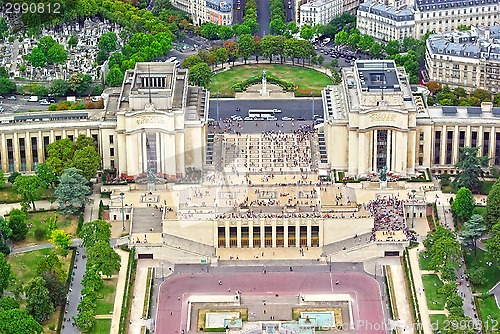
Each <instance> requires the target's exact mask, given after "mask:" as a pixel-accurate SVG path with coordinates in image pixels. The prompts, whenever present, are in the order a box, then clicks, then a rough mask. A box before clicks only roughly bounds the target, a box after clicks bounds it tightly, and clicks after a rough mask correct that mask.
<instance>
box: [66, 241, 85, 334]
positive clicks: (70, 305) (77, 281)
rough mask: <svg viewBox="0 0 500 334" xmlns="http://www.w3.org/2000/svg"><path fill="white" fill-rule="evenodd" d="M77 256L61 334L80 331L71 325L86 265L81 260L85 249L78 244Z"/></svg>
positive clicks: (80, 292) (71, 333) (75, 314)
mask: <svg viewBox="0 0 500 334" xmlns="http://www.w3.org/2000/svg"><path fill="white" fill-rule="evenodd" d="M76 245H77V247H78V248H77V252H78V254H77V255H76V256H75V266H74V268H73V271H72V276H71V283H70V288H69V292H68V299H67V304H66V308H65V311H64V312H65V314H64V317H65V319H66V320H65V321H63V323H62V329H61V334H79V333H80V331H79V330H78V328H77V327H76V326H74V325H73V323H74V320H73V317H74V318H76V316H77V315H78V310H77V307H78V304H79V303H80V296H81V295H82V289H83V285H82V279H83V275H84V274H85V266H86V263H87V259H86V258H85V259H84V258H83V255H86V254H87V253H86V251H85V248H83V247H82V246H81V240H80V243H76Z"/></svg>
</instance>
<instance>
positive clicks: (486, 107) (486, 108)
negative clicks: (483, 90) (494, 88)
mask: <svg viewBox="0 0 500 334" xmlns="http://www.w3.org/2000/svg"><path fill="white" fill-rule="evenodd" d="M492 109H493V103H491V102H482V103H481V111H482V112H483V113H485V112H491V111H492Z"/></svg>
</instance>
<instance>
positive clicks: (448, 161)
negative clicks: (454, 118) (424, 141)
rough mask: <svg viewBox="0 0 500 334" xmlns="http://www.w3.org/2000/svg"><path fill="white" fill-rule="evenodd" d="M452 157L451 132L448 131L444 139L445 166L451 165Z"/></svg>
mask: <svg viewBox="0 0 500 334" xmlns="http://www.w3.org/2000/svg"><path fill="white" fill-rule="evenodd" d="M452 155H453V131H448V133H447V138H446V164H447V165H451V163H452Z"/></svg>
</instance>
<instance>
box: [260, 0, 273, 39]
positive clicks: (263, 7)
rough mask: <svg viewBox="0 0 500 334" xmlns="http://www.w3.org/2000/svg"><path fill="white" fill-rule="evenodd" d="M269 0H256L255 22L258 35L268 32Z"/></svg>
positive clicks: (261, 35)
mask: <svg viewBox="0 0 500 334" xmlns="http://www.w3.org/2000/svg"><path fill="white" fill-rule="evenodd" d="M270 16H271V13H270V8H269V0H259V1H257V23H258V24H259V33H258V34H259V36H260V37H264V36H265V35H267V34H269V21H270Z"/></svg>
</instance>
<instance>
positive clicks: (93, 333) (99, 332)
mask: <svg viewBox="0 0 500 334" xmlns="http://www.w3.org/2000/svg"><path fill="white" fill-rule="evenodd" d="M110 330H111V319H97V320H96V323H95V326H94V328H92V330H90V331H88V332H87V333H88V334H104V333H109V332H110Z"/></svg>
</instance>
